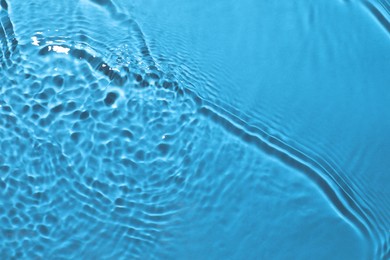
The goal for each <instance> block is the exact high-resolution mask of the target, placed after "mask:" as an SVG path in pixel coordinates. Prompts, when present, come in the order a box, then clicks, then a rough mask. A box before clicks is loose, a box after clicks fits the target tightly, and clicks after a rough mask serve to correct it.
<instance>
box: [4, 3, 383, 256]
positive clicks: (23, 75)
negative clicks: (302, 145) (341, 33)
mask: <svg viewBox="0 0 390 260" xmlns="http://www.w3.org/2000/svg"><path fill="white" fill-rule="evenodd" d="M135 2H137V1H135ZM139 4H140V3H135V4H134V6H130V5H129V4H128V3H126V2H125V1H118V2H115V1H111V0H80V1H43V0H38V1H16V0H15V1H9V0H8V1H6V0H1V5H0V6H1V7H0V18H1V19H0V21H1V26H0V38H1V45H0V47H1V51H0V55H1V56H0V63H1V68H0V258H1V259H224V258H227V259H316V258H318V259H370V258H386V257H388V256H389V236H388V234H389V233H388V232H387V233H386V232H383V226H386V224H383V223H387V222H386V221H383V220H382V219H381V218H382V215H380V214H379V215H380V216H378V215H376V213H375V211H372V210H371V209H370V208H369V207H368V208H365V206H362V205H365V204H361V203H360V201H359V198H360V197H358V196H355V194H354V191H353V189H352V188H351V187H352V186H353V185H348V184H347V183H346V181H345V180H344V178H343V177H342V176H341V175H339V174H338V172H337V168H334V167H332V165H330V164H328V163H327V162H326V161H322V160H321V159H319V158H317V157H315V156H311V155H310V154H308V153H306V152H305V153H304V152H302V151H300V150H298V149H296V148H294V147H293V146H290V145H289V144H288V143H287V142H285V141H284V140H285V139H287V138H280V136H279V135H272V134H271V132H270V131H269V129H268V128H266V127H264V125H261V124H257V123H256V120H251V119H250V118H249V117H247V116H246V114H244V113H242V114H240V113H239V112H237V111H238V110H236V109H234V102H233V104H230V105H229V106H228V105H226V104H225V103H223V102H222V101H218V100H215V99H213V98H212V97H213V95H214V94H213V93H215V91H216V90H215V87H214V86H212V87H209V84H211V83H209V82H208V81H207V80H206V83H205V81H203V80H202V79H205V78H206V79H207V77H208V76H205V75H204V74H202V72H199V73H197V70H198V69H199V68H198V67H197V66H195V64H196V63H191V62H192V61H191V62H189V63H188V64H187V65H186V64H181V63H180V62H181V60H182V59H184V60H185V59H186V58H185V57H179V58H177V60H176V62H175V58H173V60H174V61H173V62H172V59H170V58H166V57H165V56H164V50H163V49H162V50H161V53H159V52H158V51H156V50H155V48H156V46H157V44H154V43H153V40H150V39H149V38H148V37H147V36H145V32H144V30H143V28H142V26H141V24H140V23H139V22H138V20H137V19H136V18H135V17H134V16H133V15H132V12H133V11H134V10H133V8H134V9H137V5H139ZM367 6H368V7H369V8H371V10H372V12H373V13H374V14H375V12H376V11H375V10H377V9H375V7H373V6H371V4H367ZM372 8H374V9H372ZM376 16H377V17H378V19H379V20H382V24H383V25H384V27H385V28H386V29H387V30H388V27H387V24H386V21H385V20H384V19H385V18H382V17H381V16H380V14H376ZM145 17H147V15H146V16H145ZM167 33H168V32H167ZM153 46H154V47H153ZM177 51H178V52H183V53H184V51H183V50H181V49H178V50H177ZM183 55H184V54H183ZM179 56H180V54H179ZM194 56H196V55H195V54H194ZM172 57H174V55H173V56H172ZM188 59H189V60H190V58H188ZM192 65H193V66H194V67H193V68H192V67H191V66H192ZM187 66H188V67H187ZM199 66H200V65H199ZM193 74H197V75H196V76H192V75H193ZM189 78H190V79H191V80H189ZM210 82H211V81H210ZM208 88H209V89H208ZM204 92H208V93H211V94H210V95H209V94H207V93H204ZM221 96H222V95H221ZM209 97H211V98H209ZM228 99H229V98H228ZM231 100H234V97H231ZM224 104H225V105H224ZM372 212H374V213H372ZM387 213H388V211H387ZM387 213H384V216H386V214H387Z"/></svg>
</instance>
